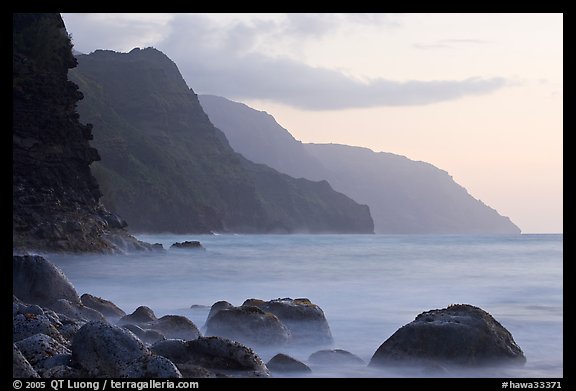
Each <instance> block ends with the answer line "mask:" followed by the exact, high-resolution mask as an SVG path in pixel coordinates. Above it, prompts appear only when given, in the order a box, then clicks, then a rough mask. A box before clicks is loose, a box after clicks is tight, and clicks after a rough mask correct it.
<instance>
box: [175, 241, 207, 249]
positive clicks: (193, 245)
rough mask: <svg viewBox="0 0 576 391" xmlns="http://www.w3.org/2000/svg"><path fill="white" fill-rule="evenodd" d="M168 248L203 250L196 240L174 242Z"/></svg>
mask: <svg viewBox="0 0 576 391" xmlns="http://www.w3.org/2000/svg"><path fill="white" fill-rule="evenodd" d="M170 248H187V249H188V248H191V249H195V250H205V248H204V246H202V243H200V242H199V241H197V240H186V241H184V242H176V243H174V244H172V245H171V246H170Z"/></svg>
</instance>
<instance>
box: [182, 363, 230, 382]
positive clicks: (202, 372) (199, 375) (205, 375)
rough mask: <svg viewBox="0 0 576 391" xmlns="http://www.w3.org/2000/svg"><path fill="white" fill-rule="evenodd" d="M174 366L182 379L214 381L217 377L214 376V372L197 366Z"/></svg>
mask: <svg viewBox="0 0 576 391" xmlns="http://www.w3.org/2000/svg"><path fill="white" fill-rule="evenodd" d="M176 366H177V367H178V370H179V371H180V373H181V374H182V377H184V378H193V379H215V378H217V377H219V376H216V374H215V373H214V372H212V371H209V370H208V369H206V368H202V367H199V366H198V365H191V364H178V365H176Z"/></svg>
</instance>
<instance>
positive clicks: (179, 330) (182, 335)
mask: <svg viewBox="0 0 576 391" xmlns="http://www.w3.org/2000/svg"><path fill="white" fill-rule="evenodd" d="M140 327H142V328H143V329H145V330H155V331H158V332H160V333H161V334H162V335H164V336H165V337H166V338H168V339H184V340H191V339H196V338H198V337H199V336H200V331H199V330H198V327H196V325H195V324H194V323H193V322H192V321H191V320H190V319H188V318H187V317H185V316H181V315H165V316H163V317H161V318H160V319H157V320H155V321H152V322H148V323H141V324H140Z"/></svg>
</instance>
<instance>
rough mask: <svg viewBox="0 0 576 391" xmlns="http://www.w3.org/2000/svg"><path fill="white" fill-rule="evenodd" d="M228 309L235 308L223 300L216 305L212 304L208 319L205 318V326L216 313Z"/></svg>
mask: <svg viewBox="0 0 576 391" xmlns="http://www.w3.org/2000/svg"><path fill="white" fill-rule="evenodd" d="M230 308H235V307H234V306H233V305H232V304H230V303H228V302H227V301H225V300H221V301H217V302H216V303H214V304H212V307H210V312H209V313H208V317H207V318H206V324H208V321H209V320H210V319H211V318H212V317H213V316H214V315H216V313H218V312H219V311H221V310H227V309H230Z"/></svg>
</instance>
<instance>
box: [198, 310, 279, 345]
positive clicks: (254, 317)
mask: <svg viewBox="0 0 576 391" xmlns="http://www.w3.org/2000/svg"><path fill="white" fill-rule="evenodd" d="M206 334H207V335H218V336H221V337H226V338H230V339H233V340H236V341H240V342H243V343H246V344H248V345H280V344H284V343H286V342H287V341H288V339H289V338H290V333H289V331H288V329H287V328H286V327H285V326H284V325H283V324H282V323H281V322H280V320H278V318H277V317H276V316H275V315H273V314H271V313H267V312H264V311H262V310H261V309H260V308H258V307H253V306H245V305H243V306H241V307H233V308H228V309H222V310H220V311H218V312H217V313H216V314H214V315H213V316H212V317H211V318H210V319H209V320H208V322H207V323H206Z"/></svg>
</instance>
